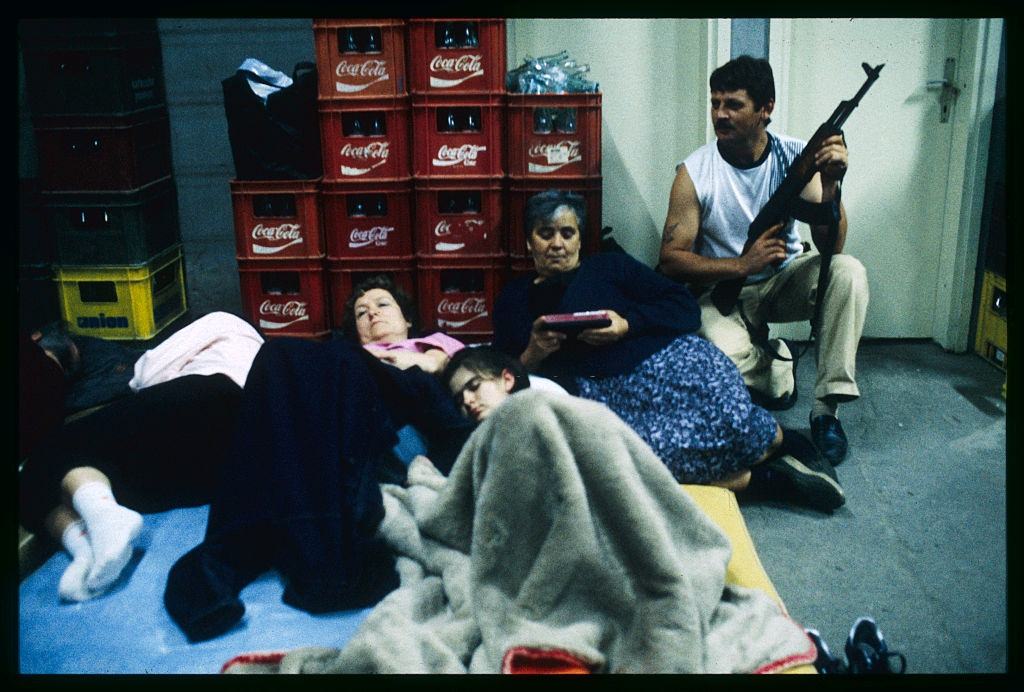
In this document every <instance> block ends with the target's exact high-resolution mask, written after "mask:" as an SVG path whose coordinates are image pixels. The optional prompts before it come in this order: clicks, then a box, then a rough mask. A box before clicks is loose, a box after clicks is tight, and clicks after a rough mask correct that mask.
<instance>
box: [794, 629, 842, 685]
mask: <svg viewBox="0 0 1024 692" xmlns="http://www.w3.org/2000/svg"><path fill="white" fill-rule="evenodd" d="M804 631H805V632H806V633H807V636H808V637H809V638H810V640H811V641H812V642H814V648H816V649H817V650H818V657H817V658H816V659H814V668H815V670H817V671H818V672H819V673H821V674H822V675H843V674H845V673H846V672H847V671H846V664H845V663H843V661H842V659H840V658H838V657H836V656H833V655H832V652H831V651H829V648H828V644H826V643H825V640H824V639H822V638H821V633H820V632H818V630H812V629H806V630H804Z"/></svg>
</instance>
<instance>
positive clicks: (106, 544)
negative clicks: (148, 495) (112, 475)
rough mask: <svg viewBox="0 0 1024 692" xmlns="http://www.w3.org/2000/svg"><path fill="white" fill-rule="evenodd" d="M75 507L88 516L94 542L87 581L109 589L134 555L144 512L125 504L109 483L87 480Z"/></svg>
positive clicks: (90, 585) (89, 585)
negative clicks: (124, 505) (117, 496)
mask: <svg viewBox="0 0 1024 692" xmlns="http://www.w3.org/2000/svg"><path fill="white" fill-rule="evenodd" d="M71 504H72V505H74V508H75V511H77V512H78V514H79V515H80V516H81V517H82V519H84V520H85V527H86V530H88V532H89V543H90V544H91V545H92V557H93V563H92V567H91V568H90V569H89V575H88V576H87V577H86V580H85V585H86V587H87V588H89V589H90V590H91V591H105V590H106V589H107V588H109V587H110V585H111V584H113V583H114V582H115V581H117V578H118V577H119V576H121V572H122V571H123V570H124V568H125V566H126V565H127V564H128V561H129V560H130V559H131V557H132V547H133V545H134V542H135V539H136V538H138V536H139V532H140V531H141V530H142V515H141V514H139V513H138V512H136V511H134V510H131V509H128V508H127V507H122V506H121V505H119V504H117V501H116V500H114V493H113V492H111V490H110V486H108V485H107V484H106V483H101V482H99V481H93V482H91V483H85V484H83V485H82V486H81V487H79V488H78V490H76V491H75V494H74V495H72V496H71Z"/></svg>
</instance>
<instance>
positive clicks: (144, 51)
mask: <svg viewBox="0 0 1024 692" xmlns="http://www.w3.org/2000/svg"><path fill="white" fill-rule="evenodd" d="M22 50H23V53H24V58H25V88H26V91H27V92H28V101H29V106H30V107H31V109H32V113H33V115H34V116H36V117H40V116H52V115H115V114H125V113H131V112H134V111H137V110H140V109H143V108H149V107H152V106H160V105H163V104H164V103H165V94H164V78H163V61H162V58H161V53H160V40H159V38H158V36H157V34H156V33H146V34H128V35H124V36H116V35H115V36H111V37H95V36H68V37H61V38H60V39H59V40H52V39H50V40H47V41H45V42H42V41H23V43H22Z"/></svg>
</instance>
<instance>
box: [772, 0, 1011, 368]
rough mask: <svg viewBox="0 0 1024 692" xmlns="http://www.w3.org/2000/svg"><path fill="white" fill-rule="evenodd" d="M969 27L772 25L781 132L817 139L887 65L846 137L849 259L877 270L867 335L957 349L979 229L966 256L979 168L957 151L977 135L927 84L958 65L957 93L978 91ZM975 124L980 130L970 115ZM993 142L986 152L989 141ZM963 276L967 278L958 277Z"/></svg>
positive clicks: (846, 22)
mask: <svg viewBox="0 0 1024 692" xmlns="http://www.w3.org/2000/svg"><path fill="white" fill-rule="evenodd" d="M967 21H969V20H963V19H927V18H923V19H893V18H890V19H860V18H853V19H850V18H844V19H774V20H772V22H771V28H770V56H769V60H770V62H771V63H772V66H773V69H774V70H775V81H776V92H777V93H776V110H775V117H774V120H773V125H772V127H773V128H774V129H775V130H776V131H778V132H785V133H787V134H790V135H793V136H796V137H800V138H802V139H808V138H809V137H810V136H811V134H812V133H813V132H814V130H815V129H816V128H817V127H818V125H819V124H821V122H823V121H824V120H825V119H826V118H827V117H828V116H829V115H830V114H831V113H832V111H833V110H834V109H835V107H836V106H837V105H838V103H839V101H840V100H841V99H847V98H850V97H852V96H853V95H854V93H856V91H857V89H858V88H859V87H860V86H861V84H863V82H864V80H865V73H864V71H863V70H862V69H861V63H862V62H866V63H869V64H870V65H872V66H875V65H878V64H881V63H884V64H885V67H884V68H883V69H882V72H881V75H880V77H879V79H878V81H876V82H875V84H874V85H873V86H872V87H871V89H870V90H869V91H868V93H867V95H866V96H865V97H864V99H863V100H862V101H861V104H860V106H859V107H858V108H857V109H856V110H855V111H854V112H853V114H852V115H851V116H850V118H849V120H848V121H847V122H846V125H845V127H844V131H845V134H846V138H847V144H848V146H849V148H850V170H849V173H848V174H847V178H846V180H845V182H844V188H843V202H844V204H845V206H846V209H847V212H848V214H849V218H850V221H849V232H848V236H847V242H846V250H845V251H846V252H848V253H849V254H852V255H854V256H856V257H858V258H859V259H860V260H861V261H862V262H863V263H864V265H865V267H866V268H867V270H868V278H869V285H870V290H871V300H870V303H869V307H868V315H867V321H866V324H865V329H864V336H865V337H899V338H914V337H932V338H936V339H937V340H939V342H940V343H941V344H943V345H945V346H947V347H950V348H956V347H957V345H956V344H949V343H944V341H947V340H948V339H947V338H946V337H947V335H946V334H945V332H944V330H948V327H949V325H947V324H946V323H947V322H948V321H949V313H950V311H951V309H952V312H953V314H955V315H959V314H960V312H961V310H960V307H962V306H959V305H957V306H954V307H953V308H951V306H950V302H951V301H952V300H954V299H955V300H958V301H959V300H962V296H960V297H954V294H957V293H958V292H959V293H962V290H961V289H962V286H960V284H961V283H963V282H966V281H970V282H971V283H972V285H973V270H974V257H976V253H977V241H976V238H977V232H976V229H975V230H974V235H973V237H974V238H975V240H974V244H973V247H970V246H969V245H968V247H966V248H963V247H961V246H962V245H965V244H966V243H965V242H964V239H963V238H961V237H960V236H961V235H963V234H964V233H965V232H966V234H967V235H970V233H971V231H969V230H967V231H963V230H961V226H962V225H963V224H962V223H961V219H960V216H961V211H962V209H961V206H962V205H961V198H963V197H964V195H963V193H964V185H965V168H966V169H969V170H967V171H966V174H967V175H966V177H970V171H972V170H973V169H974V167H975V163H974V162H971V163H970V164H969V165H968V164H967V162H966V160H965V152H964V151H963V150H962V149H963V147H961V146H960V143H961V141H962V140H963V139H964V137H965V136H966V137H970V132H969V131H970V130H971V129H977V126H976V124H973V123H972V122H968V118H967V113H966V111H967V110H968V109H965V108H964V106H963V105H962V104H960V103H958V102H957V101H955V100H954V101H953V102H952V103H951V104H950V107H949V114H948V118H946V119H945V120H946V121H945V122H943V121H942V120H943V118H942V115H941V112H940V111H941V109H940V94H941V89H938V88H935V85H933V86H932V88H929V86H928V82H929V81H935V80H941V79H942V77H943V73H944V67H945V64H946V61H947V59H951V60H953V61H955V63H954V65H955V69H956V70H957V79H956V82H957V84H959V85H960V86H962V87H963V88H964V90H965V92H966V91H967V90H969V89H970V90H972V91H973V89H971V87H972V86H975V85H972V84H970V83H969V82H970V77H969V76H968V75H964V74H963V73H964V72H966V71H969V70H971V69H973V65H974V63H976V62H977V56H976V55H975V53H973V52H971V50H973V48H971V49H970V50H969V51H968V54H967V55H966V56H963V55H962V53H963V52H964V51H963V50H962V48H963V47H964V44H965V43H967V42H965V40H964V34H965V26H966V22H967ZM973 29H974V26H973V25H972V26H971V30H972V31H973ZM973 36H974V34H973V33H971V37H973ZM972 41H973V38H972ZM971 46H973V43H971ZM965 59H966V60H967V61H968V63H969V65H968V66H966V67H965V66H964V65H963V64H962V63H963V62H964V60H965ZM991 79H992V81H993V82H994V79H995V75H994V74H993V75H992V77H991ZM963 96H964V94H961V97H960V99H959V100H960V101H962V100H963ZM970 120H971V121H974V122H975V123H976V121H975V119H974V117H973V110H971V117H970ZM964 132H966V133H967V134H966V135H965V134H964ZM984 140H985V142H986V147H987V132H986V133H985V136H984ZM983 151H987V149H985V150H983ZM806 230H807V229H806V227H805V228H804V232H805V237H807V236H808V235H809V234H807V232H806ZM965 251H967V252H973V253H974V255H972V257H971V258H970V260H969V263H967V262H965V261H964V259H965V258H963V257H961V256H958V255H963V254H964V252H965ZM960 265H963V266H960ZM956 267H959V269H958V270H957V271H959V273H960V276H959V277H957V276H951V275H950V274H952V273H954V269H955V268H956ZM968 267H969V272H968V271H967V268H968ZM968 273H969V276H967V274H968ZM952 283H956V285H955V286H954V285H951V284H952ZM967 299H968V301H969V295H968V298H967ZM967 308H968V309H969V306H967ZM966 329H967V327H966V324H964V325H954V328H953V331H954V332H957V333H959V332H961V331H962V332H963V340H964V342H966ZM778 331H779V332H780V333H782V334H783V335H787V336H793V337H796V338H801V337H803V338H806V335H807V331H808V329H807V327H806V325H800V326H796V325H792V326H786V327H784V328H780V329H779V330H778ZM965 346H966V343H964V344H962V345H960V348H963V347H965Z"/></svg>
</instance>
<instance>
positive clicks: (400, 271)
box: [326, 257, 432, 331]
mask: <svg viewBox="0 0 1024 692" xmlns="http://www.w3.org/2000/svg"><path fill="white" fill-rule="evenodd" d="M326 266H327V283H328V286H329V287H330V295H331V325H332V327H333V328H334V329H341V326H342V322H343V321H344V317H345V315H344V312H345V303H346V302H347V301H348V298H349V296H350V295H352V288H353V287H354V286H355V285H356V284H358V283H359V282H360V281H362V280H363V279H365V278H367V277H368V276H371V275H373V274H389V275H390V276H391V278H392V279H393V280H394V282H395V285H397V286H398V287H399V288H401V289H402V290H404V291H405V292H406V293H408V294H409V297H410V298H412V300H413V305H416V260H415V259H414V258H413V257H376V258H374V259H354V260H353V259H348V260H330V259H329V260H327V265H326ZM431 331H432V330H431Z"/></svg>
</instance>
